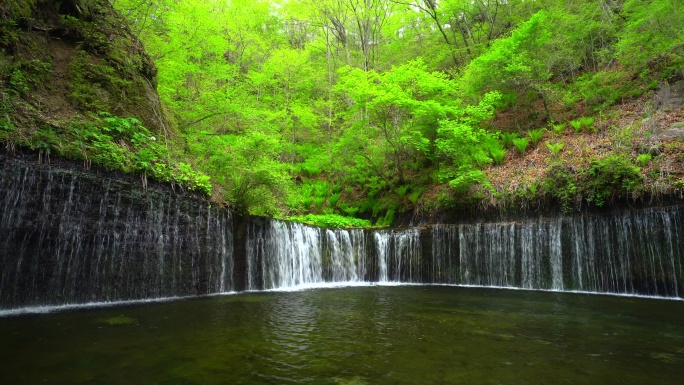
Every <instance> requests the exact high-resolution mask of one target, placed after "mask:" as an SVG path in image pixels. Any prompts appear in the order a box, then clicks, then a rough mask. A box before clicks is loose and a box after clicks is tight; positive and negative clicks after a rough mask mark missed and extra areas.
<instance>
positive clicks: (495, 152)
mask: <svg viewBox="0 0 684 385" xmlns="http://www.w3.org/2000/svg"><path fill="white" fill-rule="evenodd" d="M484 146H485V148H486V149H487V152H488V153H489V157H490V158H491V159H492V161H493V162H494V164H497V165H498V164H501V163H503V160H504V158H505V157H506V153H507V151H506V149H505V148H503V145H502V144H501V142H499V141H498V140H496V139H493V140H490V141H487V142H485V143H484Z"/></svg>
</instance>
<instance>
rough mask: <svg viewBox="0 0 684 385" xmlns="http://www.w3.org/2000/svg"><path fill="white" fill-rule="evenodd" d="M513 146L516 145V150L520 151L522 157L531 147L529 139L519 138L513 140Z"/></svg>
mask: <svg viewBox="0 0 684 385" xmlns="http://www.w3.org/2000/svg"><path fill="white" fill-rule="evenodd" d="M513 144H514V145H515V148H517V149H518V152H520V155H521V156H522V155H524V154H525V151H526V150H527V146H529V145H530V140H529V139H528V138H517V139H514V140H513Z"/></svg>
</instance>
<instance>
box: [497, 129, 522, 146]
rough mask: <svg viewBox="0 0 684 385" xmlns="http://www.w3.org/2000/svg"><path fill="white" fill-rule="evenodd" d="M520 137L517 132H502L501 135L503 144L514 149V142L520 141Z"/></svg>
mask: <svg viewBox="0 0 684 385" xmlns="http://www.w3.org/2000/svg"><path fill="white" fill-rule="evenodd" d="M519 137H520V135H518V133H517V132H502V133H501V142H502V143H503V145H504V147H505V148H513V147H514V144H513V140H515V139H518V138H519Z"/></svg>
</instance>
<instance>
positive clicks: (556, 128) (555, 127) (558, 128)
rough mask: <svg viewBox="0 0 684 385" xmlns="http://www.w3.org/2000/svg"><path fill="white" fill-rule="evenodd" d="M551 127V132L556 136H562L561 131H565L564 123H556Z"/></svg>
mask: <svg viewBox="0 0 684 385" xmlns="http://www.w3.org/2000/svg"><path fill="white" fill-rule="evenodd" d="M552 127H553V131H554V132H555V133H556V134H558V135H562V134H563V130H564V129H565V123H557V124H554V125H553V126H552Z"/></svg>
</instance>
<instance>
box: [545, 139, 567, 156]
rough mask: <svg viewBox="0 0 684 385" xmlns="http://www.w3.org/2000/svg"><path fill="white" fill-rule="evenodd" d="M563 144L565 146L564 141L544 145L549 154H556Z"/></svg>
mask: <svg viewBox="0 0 684 385" xmlns="http://www.w3.org/2000/svg"><path fill="white" fill-rule="evenodd" d="M563 146H565V142H556V143H551V142H547V143H546V147H547V148H548V149H549V151H551V155H553V156H558V154H560V152H561V150H562V149H563Z"/></svg>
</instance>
